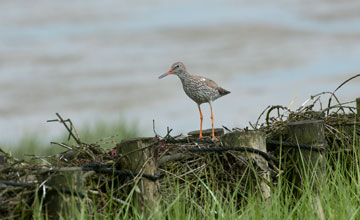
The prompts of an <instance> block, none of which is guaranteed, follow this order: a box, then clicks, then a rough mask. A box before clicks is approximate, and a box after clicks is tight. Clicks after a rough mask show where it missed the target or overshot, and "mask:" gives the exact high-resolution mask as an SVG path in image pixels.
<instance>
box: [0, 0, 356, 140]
mask: <svg viewBox="0 0 360 220" xmlns="http://www.w3.org/2000/svg"><path fill="white" fill-rule="evenodd" d="M0 11H1V14H0V102H1V103H0V133H1V134H2V135H1V141H2V142H3V141H9V142H14V141H15V142H16V140H17V138H18V137H19V136H20V135H22V134H23V133H24V132H27V131H31V132H36V133H38V134H41V136H42V137H44V139H46V140H50V139H53V138H54V135H56V134H58V133H59V132H61V131H62V128H61V127H59V125H58V124H49V123H46V120H47V119H52V118H55V115H54V113H55V112H59V113H61V114H62V115H63V116H64V117H66V118H67V117H70V118H71V119H72V120H73V122H74V123H75V124H78V125H79V126H80V125H82V124H84V123H85V122H87V123H90V124H91V123H92V122H94V121H96V120H97V119H102V120H106V121H109V122H111V121H113V120H115V119H117V118H119V117H123V118H126V119H127V120H129V121H132V120H137V121H138V122H139V124H140V127H141V129H142V130H143V133H144V135H153V133H152V120H153V119H154V120H155V122H156V128H157V130H158V132H159V133H162V134H164V133H165V131H166V127H167V126H170V127H171V128H173V129H174V134H176V133H180V132H183V133H186V132H187V131H189V130H195V129H198V128H199V115H198V111H197V107H196V104H194V103H193V102H192V101H191V100H190V99H189V98H187V97H186V95H185V94H184V92H183V91H182V87H181V83H180V80H179V79H177V77H175V76H169V77H166V78H164V79H162V80H158V79H157V77H158V76H159V75H161V74H162V73H164V72H166V71H168V69H169V68H170V66H171V64H172V63H173V62H175V61H183V62H184V63H185V64H186V66H187V68H188V70H189V72H190V73H193V74H196V75H202V76H206V77H209V78H212V79H214V80H215V81H216V82H217V83H218V84H219V85H221V86H222V87H224V88H226V89H228V90H230V91H231V92H232V93H231V94H230V95H228V96H225V97H223V98H221V99H218V100H217V101H215V102H214V115H215V124H216V126H221V125H225V126H228V127H235V126H236V127H244V126H247V125H248V121H252V122H254V121H256V119H257V117H258V115H259V114H260V113H261V112H262V110H263V109H265V108H266V106H268V105H275V104H281V105H285V106H290V103H293V104H291V106H290V107H292V108H296V107H298V106H299V105H301V104H302V103H303V102H304V101H305V100H306V99H307V98H309V96H310V95H312V94H316V93H319V92H322V91H332V90H333V89H335V88H336V87H337V86H338V85H339V84H340V83H341V82H343V81H344V80H345V79H346V78H348V77H350V76H352V75H354V74H356V73H358V72H360V71H359V70H360V62H359V57H360V13H358V12H359V11H360V2H358V1H325V0H324V1H300V0H299V1H285V0H279V1H276V2H268V1H265V0H258V1H250V0H249V1H227V2H226V3H225V2H224V1H197V2H196V3H195V2H193V1H185V2H184V1H183V2H181V3H169V2H168V1H161V0H158V1H156V0H153V1H144V0H141V1H115V0H114V1H112V0H107V1H80V0H77V1H45V0H38V1H32V2H29V1H11V0H7V1H2V3H1V4H0ZM358 84H359V79H356V80H354V81H352V82H351V83H349V85H347V86H346V87H345V88H344V89H341V90H340V91H339V94H338V95H339V97H340V98H341V99H342V100H343V101H350V100H354V99H355V98H356V97H359V96H360V94H359V89H358V88H359V87H358ZM202 108H203V111H204V119H205V120H204V127H206V128H207V127H210V126H211V123H210V113H209V107H208V106H207V105H206V104H204V105H202Z"/></svg>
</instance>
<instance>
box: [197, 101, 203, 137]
mask: <svg viewBox="0 0 360 220" xmlns="http://www.w3.org/2000/svg"><path fill="white" fill-rule="evenodd" d="M198 108H199V112H200V136H199V138H200V139H201V138H203V136H202V123H203V114H202V112H201V108H200V105H198Z"/></svg>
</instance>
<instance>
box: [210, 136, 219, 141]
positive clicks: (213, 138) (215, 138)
mask: <svg viewBox="0 0 360 220" xmlns="http://www.w3.org/2000/svg"><path fill="white" fill-rule="evenodd" d="M211 140H213V141H219V139H217V137H215V136H213V137H212V138H211Z"/></svg>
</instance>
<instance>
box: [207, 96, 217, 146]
mask: <svg viewBox="0 0 360 220" xmlns="http://www.w3.org/2000/svg"><path fill="white" fill-rule="evenodd" d="M209 105H210V110H211V127H212V135H211V136H212V138H211V139H212V140H213V141H217V140H218V139H217V138H216V137H215V132H214V114H213V110H212V106H211V102H209Z"/></svg>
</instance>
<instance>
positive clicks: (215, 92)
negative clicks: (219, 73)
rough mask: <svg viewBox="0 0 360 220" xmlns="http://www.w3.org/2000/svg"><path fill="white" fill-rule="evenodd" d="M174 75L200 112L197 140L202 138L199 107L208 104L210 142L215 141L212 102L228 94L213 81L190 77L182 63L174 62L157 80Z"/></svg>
mask: <svg viewBox="0 0 360 220" xmlns="http://www.w3.org/2000/svg"><path fill="white" fill-rule="evenodd" d="M170 74H174V75H177V76H178V77H179V78H180V80H181V82H182V85H183V88H184V91H185V93H186V95H188V96H189V97H190V98H191V99H192V100H193V101H194V102H196V104H197V105H198V109H199V112H200V136H199V138H203V136H202V122H203V114H202V112H201V108H200V105H201V104H202V103H205V102H207V103H209V105H210V111H211V127H212V138H211V139H212V140H217V138H216V137H215V134H214V114H213V110H212V104H211V103H212V102H213V101H215V100H216V99H217V98H220V97H221V96H224V95H227V94H229V93H230V92H229V91H227V90H226V89H223V88H221V87H220V86H218V85H217V84H216V83H215V82H214V81H213V80H211V79H208V78H205V77H201V76H194V75H190V74H189V73H188V72H187V71H186V68H185V65H184V64H183V63H182V62H176V63H174V64H173V65H172V66H171V69H170V70H169V71H168V72H167V73H164V74H162V75H161V76H159V79H161V78H163V77H165V76H167V75H170Z"/></svg>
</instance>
